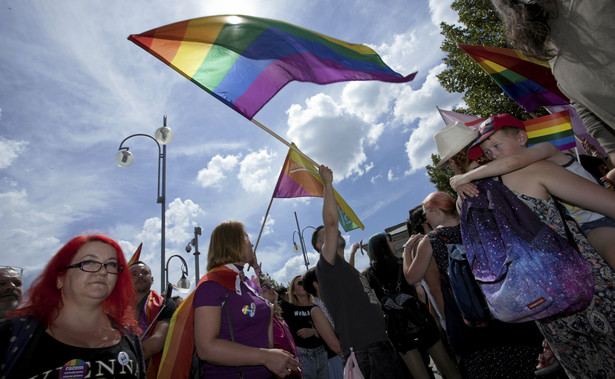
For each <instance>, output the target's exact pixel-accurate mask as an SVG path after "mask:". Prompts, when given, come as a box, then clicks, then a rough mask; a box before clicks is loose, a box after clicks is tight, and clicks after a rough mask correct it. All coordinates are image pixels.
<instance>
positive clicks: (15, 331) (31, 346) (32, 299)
mask: <svg viewBox="0 0 615 379" xmlns="http://www.w3.org/2000/svg"><path fill="white" fill-rule="evenodd" d="M25 297H26V298H27V299H28V300H27V301H26V302H25V304H23V305H21V306H20V307H19V308H17V309H15V310H14V311H12V312H10V313H9V317H10V318H9V319H8V320H6V321H4V322H3V323H2V324H0V354H2V355H3V356H4V357H5V360H4V364H2V365H1V366H0V371H1V372H0V376H3V377H6V378H42V377H45V378H63V377H71V378H84V377H88V378H90V377H92V378H93V377H101V378H139V379H143V378H145V370H144V367H145V366H144V361H143V352H142V350H141V344H140V342H139V340H138V338H137V336H136V333H137V331H138V325H137V321H136V320H135V318H134V315H135V309H134V304H135V291H134V289H133V287H132V281H131V278H130V273H129V272H128V270H127V269H126V259H125V258H124V254H123V253H122V249H121V248H120V246H119V245H118V244H117V242H115V241H113V240H112V239H110V238H108V237H105V236H102V235H89V236H78V237H75V238H73V239H71V240H70V241H69V242H68V243H66V245H64V246H63V247H62V248H61V249H60V250H59V251H58V252H57V253H56V254H55V255H54V256H53V257H52V258H51V260H50V261H49V263H48V264H47V266H46V267H45V269H44V271H43V272H42V273H41V274H40V275H39V277H38V278H36V279H35V280H34V282H33V284H32V286H31V287H30V289H29V290H28V291H27V293H26V296H25ZM5 352H6V353H5Z"/></svg>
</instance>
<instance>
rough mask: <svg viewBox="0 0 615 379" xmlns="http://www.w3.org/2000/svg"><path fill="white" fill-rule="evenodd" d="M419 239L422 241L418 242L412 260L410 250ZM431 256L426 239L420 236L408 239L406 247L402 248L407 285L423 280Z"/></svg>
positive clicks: (429, 244) (427, 239)
mask: <svg viewBox="0 0 615 379" xmlns="http://www.w3.org/2000/svg"><path fill="white" fill-rule="evenodd" d="M419 238H422V240H420V242H418V245H417V250H416V256H415V257H414V259H412V257H411V253H412V251H411V250H412V247H413V246H414V244H415V242H416V241H417V240H418V239H419ZM432 254H433V252H432V250H431V243H430V242H429V238H428V237H423V236H422V235H420V234H416V235H414V236H412V237H410V239H409V240H408V243H407V244H406V247H404V277H405V278H406V281H407V282H408V284H411V285H413V284H415V283H418V282H419V281H420V280H421V279H423V277H424V276H425V273H426V272H427V269H428V268H429V263H430V262H431V256H432Z"/></svg>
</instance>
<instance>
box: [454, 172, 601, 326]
mask: <svg viewBox="0 0 615 379" xmlns="http://www.w3.org/2000/svg"><path fill="white" fill-rule="evenodd" d="M475 184H476V185H477V187H478V189H479V191H480V194H479V196H477V197H468V198H466V199H465V200H464V201H463V203H462V209H461V235H462V240H463V244H464V246H465V248H466V257H467V259H468V262H469V263H470V266H471V268H472V273H473V274H474V277H475V278H476V281H477V282H478V284H479V287H480V289H481V291H482V292H483V294H484V295H485V299H486V300H487V304H488V306H489V309H490V311H491V314H492V315H493V317H494V318H496V319H498V320H501V321H504V322H525V321H531V320H539V319H544V318H547V317H551V316H555V315H560V314H569V313H574V312H577V311H579V310H582V309H584V308H585V307H587V306H588V305H589V303H590V301H591V299H592V296H593V293H594V279H593V276H592V271H591V265H590V263H589V262H587V261H586V260H585V259H584V258H583V257H582V256H581V254H580V253H579V251H578V248H577V245H576V243H575V242H574V240H573V239H572V235H571V233H570V231H569V230H568V228H567V227H566V231H567V234H568V238H563V237H562V236H560V235H559V234H558V233H557V232H556V231H554V230H553V229H551V228H550V227H549V226H548V225H547V224H545V223H543V222H542V221H540V219H539V218H538V216H537V215H536V214H534V212H533V211H532V210H531V209H530V208H529V207H528V206H527V205H526V204H525V203H524V202H523V201H521V200H520V199H518V198H517V196H515V194H514V193H512V191H510V190H509V189H508V187H506V186H505V185H504V184H503V183H502V182H501V179H500V180H495V179H485V180H481V181H479V182H475ZM559 206H561V204H558V207H559ZM559 210H560V215H561V216H562V218H563V219H564V220H565V219H566V218H565V217H569V216H567V213H563V212H562V210H561V207H560V209H559ZM564 212H565V211H564ZM564 224H566V223H565V222H564Z"/></svg>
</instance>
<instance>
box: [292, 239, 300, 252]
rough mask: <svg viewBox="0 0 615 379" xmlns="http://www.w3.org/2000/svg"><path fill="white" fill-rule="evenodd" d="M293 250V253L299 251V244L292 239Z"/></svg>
mask: <svg viewBox="0 0 615 379" xmlns="http://www.w3.org/2000/svg"><path fill="white" fill-rule="evenodd" d="M293 251H294V252H295V253H298V252H299V251H301V248H300V247H299V245H297V242H295V241H293Z"/></svg>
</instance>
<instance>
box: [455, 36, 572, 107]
mask: <svg viewBox="0 0 615 379" xmlns="http://www.w3.org/2000/svg"><path fill="white" fill-rule="evenodd" d="M458 46H459V48H460V49H462V50H463V51H464V52H465V53H466V54H468V55H469V56H470V58H472V59H473V60H474V61H475V62H476V63H478V65H479V66H480V67H481V68H482V69H483V70H485V72H487V74H489V76H490V77H491V79H493V81H494V82H496V83H497V84H498V85H499V86H500V87H502V89H503V90H504V92H505V93H506V94H507V95H508V96H510V97H511V98H512V99H513V100H514V101H516V102H517V103H519V105H521V107H523V109H525V110H526V111H527V112H532V111H534V110H535V109H536V108H538V107H540V106H547V105H563V104H569V103H570V100H568V98H567V97H566V96H565V95H564V94H563V93H562V92H561V91H560V90H559V88H557V82H556V80H555V77H553V73H552V72H551V67H550V66H549V63H548V62H545V61H540V60H537V59H533V58H528V57H526V56H524V55H522V54H521V53H519V52H517V51H515V50H512V49H505V48H502V47H490V46H469V45H458Z"/></svg>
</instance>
